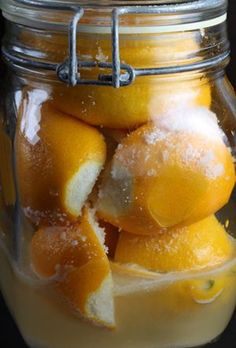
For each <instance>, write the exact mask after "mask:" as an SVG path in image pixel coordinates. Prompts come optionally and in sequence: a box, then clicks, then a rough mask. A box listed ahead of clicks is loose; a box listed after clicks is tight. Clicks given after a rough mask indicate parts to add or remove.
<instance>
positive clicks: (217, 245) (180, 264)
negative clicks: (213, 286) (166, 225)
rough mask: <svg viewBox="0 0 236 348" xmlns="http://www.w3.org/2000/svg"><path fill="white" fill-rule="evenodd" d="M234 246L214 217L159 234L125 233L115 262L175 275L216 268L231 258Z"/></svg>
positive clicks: (119, 243) (120, 239)
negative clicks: (205, 268) (178, 272)
mask: <svg viewBox="0 0 236 348" xmlns="http://www.w3.org/2000/svg"><path fill="white" fill-rule="evenodd" d="M233 253H234V247H233V244H232V242H231V240H230V239H229V237H228V235H227V233H226V231H225V229H224V227H223V226H222V225H221V224H220V223H219V222H218V221H217V219H216V217H215V216H210V217H208V218H206V219H204V220H202V221H199V222H196V223H195V224H193V225H190V226H186V227H180V228H172V229H168V230H166V231H165V232H163V233H160V234H156V235H150V236H149V235H135V234H133V233H128V232H124V231H122V232H121V233H120V237H119V241H118V244H117V248H116V253H115V261H117V262H120V263H131V264H132V263H134V264H137V265H139V266H142V267H144V268H146V269H148V270H152V271H158V272H174V271H188V270H199V269H200V268H204V267H214V266H216V265H218V264H221V263H223V262H225V261H227V260H228V259H230V258H232V256H233Z"/></svg>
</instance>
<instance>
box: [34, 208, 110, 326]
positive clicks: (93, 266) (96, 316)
mask: <svg viewBox="0 0 236 348" xmlns="http://www.w3.org/2000/svg"><path fill="white" fill-rule="evenodd" d="M104 238H105V237H104V236H103V235H102V230H99V231H98V230H97V226H96V224H95V222H94V220H93V216H92V215H91V212H90V211H89V209H88V208H87V207H86V208H84V210H83V214H82V217H81V218H80V221H79V222H77V223H75V224H74V225H71V226H70V227H68V226H67V227H65V226H62V227H58V226H57V227H55V226H52V227H47V228H41V229H39V230H38V231H37V232H36V233H35V234H34V236H33V238H32V241H31V245H30V255H31V262H32V266H33V269H34V271H35V273H36V274H37V275H38V276H39V277H43V278H50V277H54V287H55V289H56V290H57V291H59V293H60V294H62V296H63V297H64V298H65V299H66V301H67V302H68V303H69V304H70V305H71V306H72V308H73V309H74V310H76V311H79V312H80V314H82V316H83V317H85V318H86V319H88V320H91V321H92V322H94V323H95V324H96V325H102V326H106V327H114V318H113V316H112V315H111V316H110V318H109V316H106V315H105V316H103V314H102V310H104V308H103V306H105V307H106V306H107V308H108V312H109V310H111V312H112V308H113V297H112V279H111V270H110V264H109V261H108V258H107V255H106V250H105V248H104V245H103V243H104ZM104 288H105V290H104ZM100 291H101V292H102V294H103V295H104V293H105V294H106V296H107V297H106V301H107V302H104V299H102V300H101V299H100V296H99V292H100ZM96 297H98V298H97V300H96ZM91 300H92V302H93V301H95V300H96V303H95V304H94V303H93V305H94V307H93V311H91V310H90V301H91ZM100 301H101V302H100ZM99 308H100V310H99Z"/></svg>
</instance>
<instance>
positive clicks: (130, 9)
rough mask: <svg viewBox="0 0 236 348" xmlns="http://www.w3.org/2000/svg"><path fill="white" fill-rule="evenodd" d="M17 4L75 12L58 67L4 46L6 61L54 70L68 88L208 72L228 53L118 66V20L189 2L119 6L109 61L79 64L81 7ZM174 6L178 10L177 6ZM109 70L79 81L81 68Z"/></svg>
mask: <svg viewBox="0 0 236 348" xmlns="http://www.w3.org/2000/svg"><path fill="white" fill-rule="evenodd" d="M15 1H16V2H17V3H20V4H22V5H26V6H34V7H40V8H44V9H50V10H53V9H55V10H56V9H57V10H58V9H60V10H62V11H72V12H73V13H74V15H73V19H72V21H71V23H70V24H69V37H68V58H67V59H66V61H65V62H63V63H61V64H52V63H51V64H50V63H43V62H36V61H33V60H29V59H24V58H19V57H16V56H14V55H12V54H10V53H9V52H7V50H6V49H5V48H4V47H3V48H2V51H3V55H4V57H5V59H6V60H7V61H9V62H13V63H16V64H21V65H23V66H26V67H32V68H39V69H45V70H55V71H56V73H57V76H58V78H59V79H60V80H61V81H63V82H65V83H66V84H68V85H70V86H76V85H97V86H113V87H115V88H119V87H124V86H128V85H130V84H131V83H132V82H133V81H134V80H135V78H136V77H137V76H148V75H149V76H150V75H166V74H176V73H182V72H190V71H194V70H199V69H207V68H211V67H214V66H216V65H218V64H220V63H222V62H224V61H226V60H227V59H228V57H229V54H230V52H229V51H226V52H224V53H222V54H219V55H217V56H215V57H213V58H209V59H206V60H203V61H201V62H197V63H192V64H185V65H182V66H173V67H161V68H146V69H139V68H134V67H132V66H130V65H128V64H121V60H120V48H119V18H120V16H122V15H125V14H162V13H172V12H176V9H178V10H180V11H181V10H186V9H189V3H183V4H180V5H151V6H144V5H140V6H122V7H116V8H114V9H113V10H112V28H111V39H112V62H89V61H88V62H85V61H80V59H79V57H77V50H76V48H77V28H78V24H79V21H80V20H81V18H82V17H83V15H84V9H83V8H82V7H80V6H75V5H69V4H68V5H66V4H62V3H58V4H56V3H55V2H54V3H53V4H46V3H45V2H44V1H37V0H15ZM206 2H207V1H206V0H196V1H193V2H191V7H193V9H194V8H196V9H199V10H200V9H201V8H205V7H206ZM176 6H177V7H176ZM94 67H98V68H101V69H111V74H107V75H104V74H100V75H98V78H97V80H91V79H82V78H81V75H80V70H81V69H83V68H94Z"/></svg>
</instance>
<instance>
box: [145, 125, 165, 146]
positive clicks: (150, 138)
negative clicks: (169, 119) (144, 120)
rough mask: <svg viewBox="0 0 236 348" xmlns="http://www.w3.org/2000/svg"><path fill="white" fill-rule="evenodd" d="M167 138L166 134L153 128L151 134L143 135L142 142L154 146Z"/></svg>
mask: <svg viewBox="0 0 236 348" xmlns="http://www.w3.org/2000/svg"><path fill="white" fill-rule="evenodd" d="M166 137H167V132H165V131H162V130H160V129H159V128H154V130H153V131H152V132H149V133H146V134H144V140H145V142H146V143H147V144H148V145H152V144H156V143H157V142H158V141H161V140H164V139H165V138H166Z"/></svg>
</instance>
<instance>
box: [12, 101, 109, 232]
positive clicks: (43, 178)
mask: <svg viewBox="0 0 236 348" xmlns="http://www.w3.org/2000/svg"><path fill="white" fill-rule="evenodd" d="M34 123H35V124H34ZM15 145H16V167H17V168H16V169H17V178H18V186H19V194H20V200H21V205H22V207H23V209H24V212H25V214H26V216H27V217H29V218H30V219H31V221H32V222H34V223H35V224H37V225H39V224H41V225H42V224H44V225H49V224H64V223H66V221H67V218H69V219H75V218H77V217H78V216H79V215H80V213H81V209H82V207H83V204H84V203H85V200H86V198H87V196H88V194H89V193H90V191H91V190H92V188H93V186H94V184H95V182H96V179H97V177H98V175H99V173H100V171H101V169H102V166H103V164H104V163H105V159H106V144H105V141H104V139H103V136H102V135H101V134H100V133H99V131H98V130H96V129H94V128H93V127H91V126H87V125H86V124H84V123H82V122H80V121H79V120H77V119H74V118H71V117H69V116H67V115H64V114H62V113H60V112H58V111H55V110H53V109H52V108H51V107H49V106H48V105H47V103H45V104H43V105H38V106H37V108H36V109H35V108H32V107H31V103H28V104H27V103H26V106H25V105H24V104H23V105H22V107H21V109H20V111H19V117H18V125H17V130H16V144H15Z"/></svg>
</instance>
